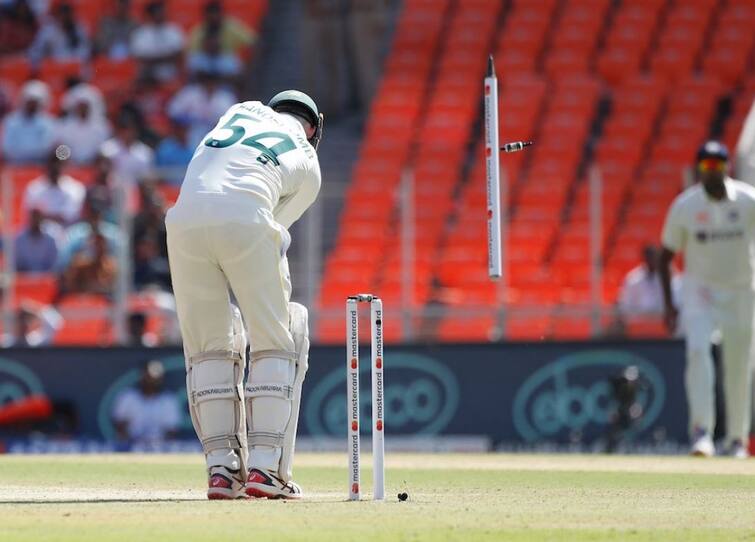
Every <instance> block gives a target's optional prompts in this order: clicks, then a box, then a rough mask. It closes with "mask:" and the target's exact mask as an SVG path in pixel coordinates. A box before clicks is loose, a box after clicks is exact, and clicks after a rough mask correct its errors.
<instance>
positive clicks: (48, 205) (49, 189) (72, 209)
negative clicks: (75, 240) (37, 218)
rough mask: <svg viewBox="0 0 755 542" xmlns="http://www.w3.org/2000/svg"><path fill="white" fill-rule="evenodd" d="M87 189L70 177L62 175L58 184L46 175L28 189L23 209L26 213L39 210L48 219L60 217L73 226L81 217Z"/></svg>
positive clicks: (30, 184)
mask: <svg viewBox="0 0 755 542" xmlns="http://www.w3.org/2000/svg"><path fill="white" fill-rule="evenodd" d="M84 196H86V188H84V185H83V184H81V183H80V182H79V181H77V180H76V179H74V178H73V177H69V176H68V175H61V176H60V178H59V179H58V182H57V183H52V182H50V180H49V178H48V177H47V176H46V175H44V176H42V177H38V178H37V179H35V180H33V181H32V182H31V183H29V185H28V186H27V187H26V192H25V193H24V200H23V207H24V209H26V211H30V210H31V209H39V210H40V211H42V214H43V215H44V216H46V217H60V218H61V219H62V221H63V223H65V224H72V223H74V222H76V221H77V220H78V219H79V216H80V215H81V206H82V205H83V204H84Z"/></svg>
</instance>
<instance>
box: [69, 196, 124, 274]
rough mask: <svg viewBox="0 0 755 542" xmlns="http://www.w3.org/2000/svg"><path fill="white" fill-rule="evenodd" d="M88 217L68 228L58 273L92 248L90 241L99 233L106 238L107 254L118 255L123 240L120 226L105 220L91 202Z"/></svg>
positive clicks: (87, 207) (88, 206)
mask: <svg viewBox="0 0 755 542" xmlns="http://www.w3.org/2000/svg"><path fill="white" fill-rule="evenodd" d="M86 215H87V216H86V220H85V221H82V222H79V223H77V224H74V225H73V226H71V227H70V228H68V230H67V232H66V236H65V239H64V241H63V245H62V247H61V249H60V253H59V254H58V261H57V263H56V264H55V269H56V270H57V271H63V270H65V269H67V268H68V265H69V264H70V263H71V260H72V259H73V257H74V256H75V255H76V254H78V253H79V252H82V251H84V250H88V249H90V248H91V243H90V240H91V238H92V235H93V234H94V233H95V232H99V233H100V234H101V235H102V236H103V237H104V238H105V241H106V243H107V253H108V254H109V255H111V256H114V255H116V254H117V251H118V248H119V247H120V244H121V240H122V238H123V236H122V235H121V231H120V229H119V228H118V226H116V225H115V224H111V223H110V222H107V221H105V220H103V218H102V210H101V209H99V207H97V206H92V205H91V204H90V203H89V202H87V205H86Z"/></svg>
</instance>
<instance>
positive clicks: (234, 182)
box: [169, 102, 320, 228]
mask: <svg viewBox="0 0 755 542" xmlns="http://www.w3.org/2000/svg"><path fill="white" fill-rule="evenodd" d="M319 190H320V164H319V162H318V160H317V154H316V152H315V149H314V148H313V147H312V145H310V143H309V142H308V141H307V137H306V134H305V133H304V128H303V127H302V126H301V124H300V123H299V122H298V121H297V120H296V119H295V118H293V117H291V116H289V115H284V114H280V113H276V112H275V111H273V110H272V109H270V108H269V107H267V106H266V105H264V104H262V103H261V102H243V103H238V104H235V105H233V106H232V107H231V108H229V109H228V111H226V112H225V114H224V115H223V116H222V117H221V118H220V120H219V121H218V124H217V125H216V126H215V128H213V129H212V130H211V131H210V132H209V133H208V134H207V135H206V136H205V137H204V138H203V139H202V141H201V142H200V143H199V145H198V146H197V148H196V150H195V151H194V156H193V157H192V159H191V162H190V163H189V166H188V168H187V170H186V176H185V178H184V181H183V184H182V185H181V192H180V194H179V196H178V201H177V202H176V205H175V206H174V207H173V208H172V209H171V210H170V212H169V220H170V221H171V222H172V223H174V224H175V223H184V224H187V225H199V224H201V225H212V224H219V223H224V222H228V221H229V220H232V221H235V220H239V221H244V220H254V216H255V215H254V213H253V211H254V210H255V209H258V208H260V207H262V208H266V209H268V210H269V211H270V212H272V213H273V216H274V217H275V220H276V222H278V223H279V224H281V225H283V226H284V227H285V228H289V227H290V226H291V224H293V223H294V222H295V221H296V220H297V219H298V218H299V217H300V216H301V215H302V214H303V213H304V211H306V210H307V208H309V206H310V205H312V203H314V201H315V199H316V198H317V193H318V192H319Z"/></svg>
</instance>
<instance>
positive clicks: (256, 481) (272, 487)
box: [246, 469, 303, 499]
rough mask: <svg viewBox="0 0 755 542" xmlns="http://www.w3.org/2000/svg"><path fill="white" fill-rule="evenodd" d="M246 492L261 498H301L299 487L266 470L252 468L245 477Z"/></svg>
mask: <svg viewBox="0 0 755 542" xmlns="http://www.w3.org/2000/svg"><path fill="white" fill-rule="evenodd" d="M246 494H247V495H249V496H250V497H256V498H261V499H301V498H302V497H303V493H302V490H301V487H299V485H298V484H296V483H294V482H284V481H283V480H281V479H280V478H278V477H277V476H276V475H275V474H273V473H272V472H270V471H268V470H262V469H252V470H250V471H249V476H248V477H247V479H246Z"/></svg>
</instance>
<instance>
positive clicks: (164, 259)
mask: <svg viewBox="0 0 755 542" xmlns="http://www.w3.org/2000/svg"><path fill="white" fill-rule="evenodd" d="M156 186H157V183H156V182H145V183H143V184H142V185H141V186H140V194H141V211H140V212H139V214H137V215H136V217H134V222H133V231H132V239H133V243H134V251H133V267H134V284H135V286H136V288H137V290H145V289H155V288H156V289H158V290H162V291H171V290H172V286H171V281H170V269H169V267H168V244H167V232H166V228H165V200H164V199H163V197H162V196H161V194H160V193H159V192H158V191H157V189H156Z"/></svg>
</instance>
